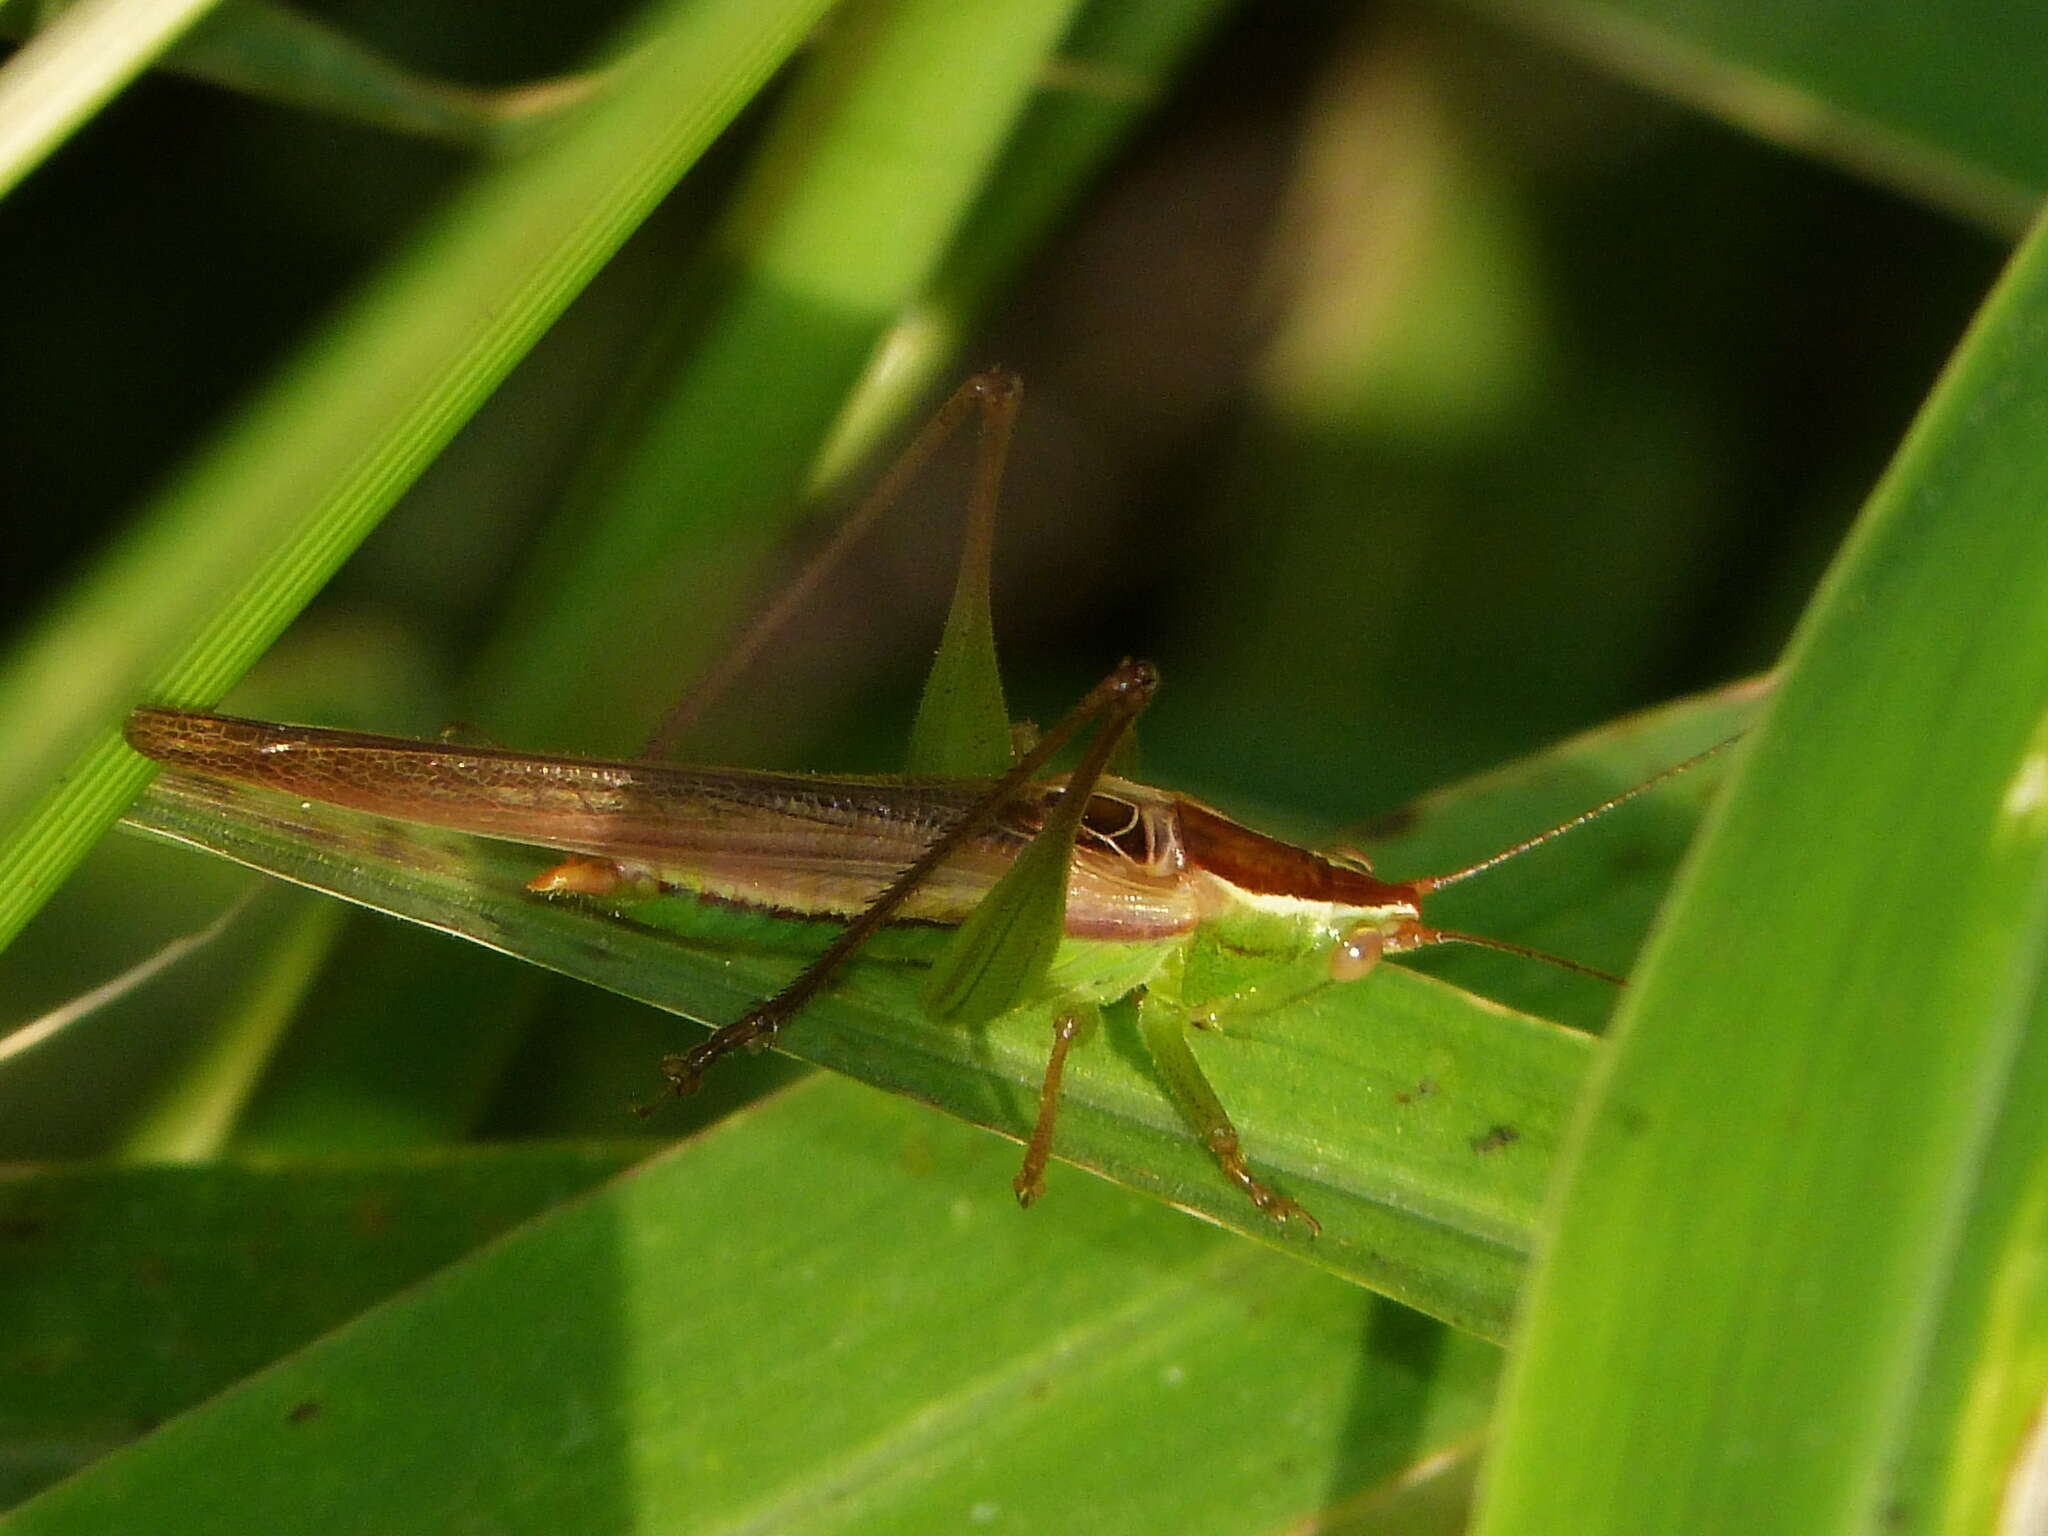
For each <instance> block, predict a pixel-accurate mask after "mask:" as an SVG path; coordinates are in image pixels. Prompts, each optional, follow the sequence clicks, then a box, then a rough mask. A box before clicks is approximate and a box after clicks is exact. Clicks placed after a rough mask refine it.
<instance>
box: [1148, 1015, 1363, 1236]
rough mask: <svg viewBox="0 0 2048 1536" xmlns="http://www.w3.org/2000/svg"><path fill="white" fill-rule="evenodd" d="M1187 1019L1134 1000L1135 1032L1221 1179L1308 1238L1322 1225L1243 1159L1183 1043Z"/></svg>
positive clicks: (1226, 1117)
mask: <svg viewBox="0 0 2048 1536" xmlns="http://www.w3.org/2000/svg"><path fill="white" fill-rule="evenodd" d="M1188 1022H1189V1021H1188V1017H1187V1015H1186V1014H1185V1013H1184V1012H1183V1011H1182V1010H1181V1009H1180V1008H1179V1007H1177V1006H1175V1005H1174V1004H1172V1003H1169V1002H1166V1001H1163V1000H1161V999H1158V998H1154V997H1150V996H1147V997H1141V998H1140V999H1139V1000H1138V1030H1139V1033H1140V1034H1142V1035H1143V1036H1144V1038H1145V1048H1146V1049H1147V1050H1148V1051H1150V1052H1151V1053H1152V1060H1153V1061H1154V1063H1156V1064H1157V1066H1158V1068H1159V1075H1160V1076H1161V1077H1163V1078H1165V1079H1166V1087H1167V1091H1168V1092H1169V1093H1171V1094H1172V1095H1173V1101H1174V1103H1175V1104H1177V1105H1178V1106H1179V1107H1180V1112H1181V1114H1182V1115H1183V1116H1185V1117H1186V1119H1187V1122H1188V1124H1189V1125H1190V1126H1191V1127H1192V1128H1193V1129H1194V1132H1195V1134H1196V1135H1197V1136H1198V1137H1200V1138H1201V1141H1202V1145H1203V1146H1205V1147H1207V1148H1208V1149H1209V1154H1210V1156H1212V1157H1214V1158H1215V1159H1216V1163H1217V1166H1218V1167H1220V1168H1221V1169H1222V1170H1223V1172H1224V1175H1225V1176H1226V1177H1227V1178H1228V1179H1229V1180H1230V1182H1231V1183H1233V1184H1235V1185H1236V1186H1237V1187H1238V1188H1239V1189H1241V1190H1243V1191H1244V1192H1245V1194H1246V1195H1247V1196H1249V1197H1250V1199H1251V1202H1252V1204H1253V1205H1256V1206H1257V1207H1258V1208H1259V1209H1260V1210H1261V1211H1264V1212H1265V1213H1266V1214H1267V1215H1268V1216H1270V1217H1272V1219H1273V1220H1275V1221H1279V1222H1286V1221H1297V1220H1298V1221H1300V1222H1301V1223H1302V1224H1303V1225H1304V1226H1306V1227H1307V1228H1308V1230H1309V1235H1310V1236H1314V1235H1316V1234H1317V1233H1320V1232H1321V1231H1322V1230H1323V1228H1322V1223H1320V1222H1318V1221H1317V1220H1316V1219H1315V1217H1313V1216H1311V1215H1309V1213H1308V1212H1307V1211H1305V1210H1303V1209H1302V1208H1301V1207H1300V1206H1299V1205H1297V1204H1295V1203H1294V1202H1293V1201H1292V1200H1289V1199H1288V1198H1287V1197H1286V1196H1285V1195H1282V1194H1279V1193H1278V1192H1276V1191H1275V1190H1273V1189H1271V1188H1269V1187H1268V1186H1267V1185H1266V1184H1265V1183H1263V1182H1262V1181H1261V1180H1260V1179H1259V1177H1258V1175H1257V1174H1255V1173H1253V1172H1252V1170H1251V1166H1250V1164H1248V1163H1247V1162H1246V1161H1245V1156H1244V1147H1243V1145H1242V1143H1240V1142H1239V1141H1238V1139H1237V1127H1236V1126H1234V1125H1232V1124H1231V1123H1230V1116H1229V1114H1228V1113H1226V1112H1225V1110H1224V1108H1223V1101H1222V1100H1220V1099H1218V1098H1217V1097H1216V1090H1215V1089H1214V1088H1212V1087H1210V1086H1209V1079H1208V1078H1207V1077H1205V1076H1203V1074H1202V1068H1201V1064H1200V1063H1199V1062H1197V1061H1196V1060H1195V1053H1194V1051H1193V1050H1192V1049H1190V1047H1189V1045H1188Z"/></svg>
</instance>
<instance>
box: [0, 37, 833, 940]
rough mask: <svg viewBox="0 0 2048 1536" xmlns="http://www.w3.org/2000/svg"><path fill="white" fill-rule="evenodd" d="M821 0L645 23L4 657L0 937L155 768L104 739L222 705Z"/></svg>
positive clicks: (0, 686) (0, 677) (0, 688)
mask: <svg viewBox="0 0 2048 1536" xmlns="http://www.w3.org/2000/svg"><path fill="white" fill-rule="evenodd" d="M823 4H824V0H769V3H766V4H762V3H754V0H691V3H677V4H670V5H664V6H662V7H660V8H659V9H658V10H657V11H655V12H654V15H655V16H656V17H657V18H658V19H659V22H660V25H659V26H658V27H657V28H656V29H655V30H654V31H653V32H652V33H651V34H650V36H649V40H648V41H647V42H646V43H645V44H644V45H643V46H642V48H641V49H640V50H639V51H638V52H637V53H635V54H634V55H633V62H632V64H631V65H630V66H628V67H624V68H622V69H621V71H620V72H619V74H618V75H617V77H616V78H615V79H614V81H613V83H612V87H611V89H610V91H609V92H608V93H607V95H606V97H605V99H604V100H603V101H602V102H601V103H597V104H594V105H593V106H592V107H591V108H590V109H589V110H588V111H586V112H585V113H583V114H581V115H579V117H578V119H577V121H576V122H575V123H574V124H573V125H569V126H568V127H566V128H565V130H564V131H563V132H562V133H561V134H560V135H559V136H557V137H555V138H552V139H551V140H549V141H548V142H547V143H546V144H545V145H544V146H542V147H540V148H538V149H537V150H535V151H534V152H533V153H532V154H531V155H530V156H527V157H525V158H522V159H521V160H520V161H519V162H517V163H516V164H514V165H511V166H508V167H506V168H505V169H503V170H501V171H499V172H496V173H494V174H492V175H490V176H487V177H485V178H483V179H482V180H481V181H480V182H479V183H478V184H477V185H476V186H475V187H474V188H472V190H471V192H470V194H469V195H468V196H467V197H466V198H464V199H463V200H462V201H461V202H460V203H459V204H458V205H457V206H456V207H454V208H452V209H451V210H450V211H449V212H448V213H447V215H446V216H444V217H443V218H442V219H441V220H440V221H439V222H438V223H437V224H436V225H435V227H434V228H433V229H431V230H430V231H429V232H428V233H427V234H426V235H425V236H424V237H423V238H422V239H421V240H419V241H418V242H417V243H416V244H415V246H414V247H413V248H412V250H411V251H410V252H409V253H408V254H407V255H406V256H405V257H404V258H403V259H402V260H401V261H400V262H399V263H397V264H396V266H395V267H394V268H393V269H392V270H391V271H390V272H388V273H387V274H386V275H385V276H384V277H383V278H382V279H381V280H380V281H378V282H377V283H376V284H375V285H373V287H372V288H371V289H370V290H369V291H368V292H367V293H366V294H365V295H364V296H363V297H362V299H361V300H360V301H359V302H358V303H357V304H355V305H354V306H353V307H351V308H350V309H349V310H348V311H346V312H345V313H344V314H342V315H341V316H340V317H339V318H338V319H337V320H336V321H335V322H334V324H333V325H332V326H331V327H330V328H329V329H328V331H327V332H326V334H325V335H324V336H323V337H322V338H321V339H320V340H318V341H317V342H315V343H313V344H311V345H309V346H308V347H307V348H305V349H304V350H303V351H302V353H301V354H300V356H299V358H298V360H297V362H296V364H295V366H294V367H293V368H292V369H291V370H290V371H289V372H288V373H287V374H286V375H285V376H284V377H283V378H282V379H281V380H280V381H279V382H278V384H277V385H276V386H275V387H274V388H272V389H271V390H270V391H269V392H268V393H267V394H266V395H265V396H264V397H263V398H262V399H261V400H259V401H258V402H257V403H256V405H255V406H253V407H252V408H251V409H250V410H249V411H248V412H247V413H246V414H245V415H244V416H243V418H242V419H241V420H240V421H239V422H238V423H237V424H236V425H235V426H234V427H233V428H232V429H231V430H230V431H229V432H228V433H227V434H226V435H225V436H224V437H223V438H221V439H220V440H219V441H218V442H217V443H216V444H215V445H214V446H213V447H212V449H211V450H210V451H209V452H207V453H205V454H203V455H202V456H201V457H200V458H199V459H198V460H197V462H196V463H195V464H194V465H193V466H192V467H191V468H190V469H189V470H187V471H186V473H185V474H184V475H183V476H182V477H180V478H179V479H178V480H177V481H176V482H175V483H174V484H173V485H172V486H171V487H170V488H169V489H168V490H167V491H166V492H165V493H164V494H163V495H162V496H161V497H160V498H159V499H158V500H157V501H156V502H155V504H154V505H152V506H151V507H150V508H149V509H147V511H146V512H145V514H144V516H143V518H142V519H141V521H140V522H139V523H138V525H137V526H136V527H135V528H134V529H133V530H132V531H131V533H130V535H129V537H128V538H127V539H126V541H125V542H124V543H123V544H122V545H121V546H120V547H119V548H118V549H117V550H116V551H115V552H114V553H112V554H111V555H110V556H109V557H108V558H107V559H106V560H104V561H103V562H102V563H101V565H100V566H99V567H98V568H97V569H96V570H95V571H94V572H93V573H92V575H91V576H90V577H89V578H88V579H87V580H86V581H85V582H84V583H83V584H82V585H81V586H80V587H79V588H78V589H77V590H76V591H74V592H73V593H72V594H71V595H70V597H69V599H68V600H67V601H66V602H64V603H63V604H61V605H60V606H59V607H58V609H57V610H56V611H55V612H54V613H52V614H50V615H48V616H47V617H46V618H45V620H44V623H43V625H42V627H41V628H40V629H39V630H38V631H36V632H33V633H32V634H31V635H30V637H29V638H28V640H27V641H26V642H25V643H24V645H23V646H22V647H21V648H20V650H19V651H18V652H17V653H16V654H15V655H14V656H12V657H11V658H9V661H8V664H7V666H6V668H5V670H4V671H0V724H4V726H5V728H6V730H7V733H8V739H9V740H10V742H12V743H14V746H13V748H12V749H11V750H10V752H9V754H8V757H7V760H6V763H5V768H4V772H0V828H4V829H5V831H4V833H0V871H4V877H0V938H6V937H11V936H12V934H13V933H14V932H15V931H17V930H18V929H19V927H20V925H21V924H22V923H23V922H24V921H26V919H27V917H28V916H29V914H30V913H32V912H33V911H34V910H35V908H36V907H37V906H38V905H40V903H41V901H42V900H43V898H44V897H45V896H46V895H47V893H48V891H49V890H50V889H51V888H52V887H53V885H54V884H55V882H56V880H57V879H58V878H60V877H61V875H62V874H63V872H64V871H66V870H67V869H69V867H70V866H71V864H72V863H74V862H75V861H76V859H77V858H78V857H79V855H80V854H81V853H82V852H83V850H84V848H85V847H86V846H88V845H89V844H90V842H91V841H92V839H93V838H94V837H95V836H96V835H97V834H98V832H99V831H100V830H101V829H103V827H104V826H105V824H106V823H107V822H109V821H110V820H111V819H112V818H113V817H114V816H115V815H116V814H118V811H119V808H120V806H121V805H122V804H123V803H125V802H126V801H127V799H128V798H130V797H131V796H132V795H133V793H134V791H135V790H136V788H137V787H139V785H140V784H141V783H142V781H143V779H144V777H145V776H146V773H147V769H146V767H145V765H143V764H142V763H141V762H139V761H138V760H137V759H135V758H134V757H133V755H132V754H130V753H128V752H127V751H126V750H125V749H124V748H122V747H121V746H120V745H119V744H118V742H117V740H116V738H115V726H116V722H117V721H118V720H119V718H120V717H121V715H122V714H123V713H124V712H125V711H126V709H127V708H128V707H129V706H131V705H132V704H134V703H135V702H137V701H138V700H140V699H142V698H145V697H148V698H157V699H166V700H170V699H177V700H184V701H188V702H198V701H206V700H211V699H214V698H217V697H219V695H220V693H221V692H222V691H223V690H224V689H225V687H226V686H227V685H228V683H229V682H231V681H232V680H233V679H234V678H235V677H237V676H239V675H240V673H241V672H242V670H243V669H244V668H246V667H247V666H248V665H249V663H250V661H251V660H253V658H254V657H255V656H257V655H258V654H260V653H261V651H262V650H263V648H264V647H265V646H266V645H267V644H268V643H269V641H270V640H271V638H273V637H274V636H275V635H276V634H277V632H278V631H279V629H281V628H282V626H283V625H284V623H285V622H286V621H287V620H288V619H289V618H290V617H291V616H292V615H293V614H294V613H296V612H297V611H298V609H299V607H300V606H301V605H302V604H303V603H304V602H305V601H306V599H307V597H309V596H310V595H311V593H312V592H314V591H315V590H317V589H318V587H319V585H320V584H321V582H322V581H324V580H325V578H326V576H327V575H328V574H329V573H330V572H331V571H332V570H333V569H334V567H335V566H336V565H337V564H339V562H340V561H341V560H342V559H343V558H345V556H346V555H347V554H348V552H349V551H350V550H352V549H353V548H354V547H355V545H356V544H357V543H358V542H359V541H360V540H361V539H362V537H363V536H364V534H365V533H366V532H367V531H368V530H369V528H370V527H371V526H373V525H374V523H375V522H376V519H377V518H378V516H379V515H381V513H382V512H383V511H384V510H385V509H386V508H387V507H388V506H389V505H390V504H391V502H392V501H393V500H394V499H395V498H396V497H397V495H398V493H399V492H400V491H401V490H402V489H403V488H404V487H405V485H406V484H408V483H409V482H410V481H411V479H412V478H413V477H414V476H415V475H417V474H418V473H419V471H420V470H421V468H422V467H424V465H425V464H426V463H427V462H428V460H429V459H431V457H432V456H433V454H434V453H435V452H436V451H437V450H438V449H439V447H440V446H441V445H442V444H443V443H444V442H445V441H446V440H447V439H448V437H449V435H450V434H452V433H453V432H454V430H455V429H456V427H457V426H459V425H460V424H461V422H462V421H463V419H464V418H465V417H466V416H467V415H468V414H469V413H470V412H471V411H473V410H474V409H475V408H476V407H477V405H478V404H479V403H480V402H481V401H482V400H483V399H484V398H485V397H486V396H487V395H488V394H489V393H490V391H491V389H492V388H493V387H494V386H495V384H496V383H497V381H498V380H499V379H500V378H501V377H503V375H504V373H505V372H506V370H507V369H509V368H510V367H511V365H512V364H513V362H514V361H515V360H516V359H517V358H518V356H519V355H520V354H521V353H522V352H523V351H524V350H525V349H526V348H527V347H529V346H531V345H532V344H533V342H534V341H535V340H536V339H537V338H538V336H539V335H540V334H541V332H542V331H544V330H545V329H546V327H547V324H548V322H549V321H550V320H552V318H553V317H554V316H555V315H556V314H557V313H559V311H560V310H561V308H562V307H563V306H564V305H565V304H566V303H567V302H568V301H569V299H570V298H571V297H573V296H574V295H575V293H576V292H577V291H578V290H579V289H580V288H581V287H582V286H583V285H584V284H585V283H587V282H588V281H589V279H590V277H591V276H592V274H593V273H595V272H596V271H597V269H598V268H599V267H600V266H601V265H602V263H603V262H604V260H605V258H606V257H607V256H608V255H609V254H610V252H611V251H612V249H613V248H614V247H616V245H617V244H618V242H619V241H620V240H622V239H623V238H624V237H625V235H626V234H627V233H628V232H629V231H630V229H631V228H632V227H633V225H634V224H635V223H636V222H637V221H638V220H639V219H640V218H641V217H642V216H644V215H645V213H646V212H647V210H648V209H649V208H651V207H652V206H653V204H654V202H655V201H656V200H657V199H658V198H659V197H660V195H661V193H662V191H663V190H664V189H665V188H666V187H667V186H668V185H669V183H670V182H671V181H673V180H674V178H675V177H676V176H677V175H679V174H680V173H681V172H682V170H683V169H685V168H686V167H687V166H688V165H689V164H690V163H691V162H692V161H693V160H694V159H695V158H696V157H697V155H698V154H700V153H701V152H702V150H703V149H704V147H705V146H706V145H707V144H708V143H710V141H711V140H712V138H713V137H714V136H715V135H716V134H717V132H718V130H719V129H720V128H721V127H722V126H723V125H724V124H725V122H726V121H727V120H728V119H729V118H730V116H731V115H732V113H733V112H734V111H736V110H738V108H739V106H740V105H742V104H743V103H744V101H745V100H746V99H747V98H748V97H749V96H750V95H751V94H752V93H753V92H754V91H755V90H756V89H757V88H758V87H759V85H760V83H761V82H762V81H763V80H764V79H765V78H766V77H767V76H768V74H769V73H770V72H771V71H772V70H773V68H774V67H775V65H776V64H777V63H778V62H779V61H780V60H781V58H782V57H783V56H784V55H785V54H786V53H787V52H788V50H789V49H791V48H793V47H794V46H795V45H796V44H797V43H798V42H799V41H801V40H802V38H803V37H804V35H805V33H806V31H807V29H808V28H809V26H810V24H811V23H812V22H813V21H814V20H815V19H816V16H817V15H818V13H819V12H820V11H821V10H822V9H823ZM60 782H61V787H60V788H57V789H54V790H53V789H51V786H52V785H57V784H60Z"/></svg>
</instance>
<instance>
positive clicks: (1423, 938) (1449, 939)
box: [1388, 926, 1628, 987]
mask: <svg viewBox="0 0 2048 1536" xmlns="http://www.w3.org/2000/svg"><path fill="white" fill-rule="evenodd" d="M1437 944H1469V945H1471V946H1473V947H1474V948H1475V949H1497V950H1499V951H1500V952H1501V953H1502V954H1504V955H1520V956H1521V957H1522V958H1523V959H1524V960H1541V961H1542V962H1543V963H1544V964H1545V965H1554V966H1557V967H1559V968H1560V969H1562V970H1567V971H1577V972H1578V973H1579V974H1580V975H1581V976H1591V977H1592V978H1593V979H1594V980H1596V981H1608V982H1612V983H1613V984H1614V985H1615V986H1617V987H1625V986H1627V985H1628V983H1627V982H1626V981H1624V980H1623V979H1622V978H1621V977H1619V976H1617V975H1615V974H1614V973H1613V972H1612V971H1603V970H1600V969H1598V968H1597V967H1595V966H1590V965H1581V964H1580V963H1579V962H1578V961H1576V960H1567V959H1565V957H1564V956H1563V955H1553V954H1552V953H1550V951H1549V950H1547V949H1531V948H1530V947H1529V946H1528V945H1526V944H1510V943H1509V942H1508V941H1507V940H1506V939H1489V938H1487V937H1486V936H1485V935H1484V934H1478V933H1459V932H1457V931H1456V930H1455V929H1450V928H1423V927H1420V926H1417V927H1415V928H1413V929H1410V930H1409V933H1408V936H1407V937H1406V939H1405V941H1404V942H1403V943H1401V944H1400V946H1399V947H1398V948H1394V947H1391V946H1390V947H1389V950H1388V952H1389V953H1390V954H1397V955H1398V954H1406V953H1409V952H1410V951H1413V950H1417V949H1428V948H1430V947H1431V946H1433V945H1437Z"/></svg>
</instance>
